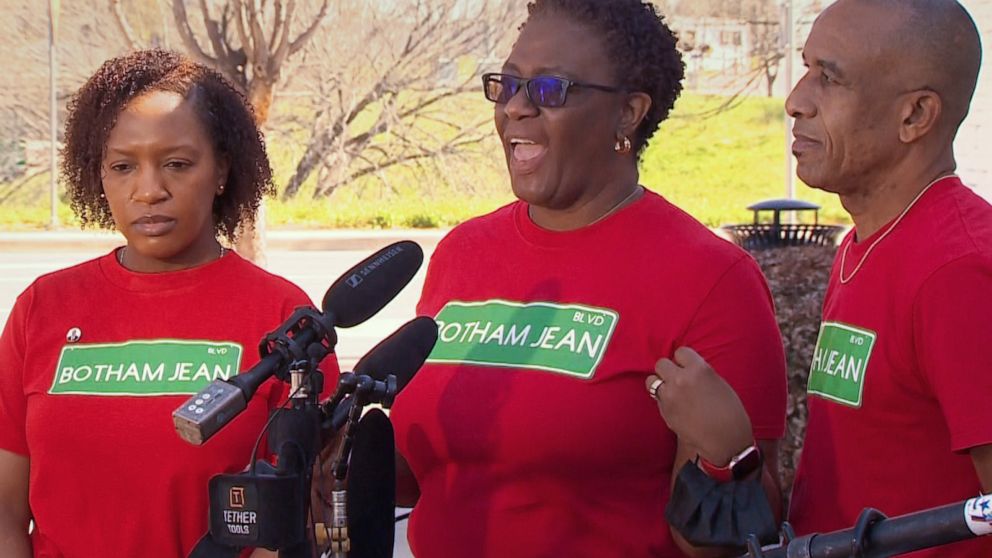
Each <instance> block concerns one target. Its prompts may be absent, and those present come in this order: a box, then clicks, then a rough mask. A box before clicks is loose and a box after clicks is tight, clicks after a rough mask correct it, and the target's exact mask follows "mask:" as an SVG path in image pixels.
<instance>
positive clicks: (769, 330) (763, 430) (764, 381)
mask: <svg viewBox="0 0 992 558" xmlns="http://www.w3.org/2000/svg"><path fill="white" fill-rule="evenodd" d="M683 344H684V345H685V346H688V347H691V348H692V349H694V350H695V351H696V352H698V353H699V354H700V355H702V357H703V358H704V359H706V362H708V363H709V364H710V366H712V367H713V369H714V370H716V371H717V373H718V374H720V375H721V376H722V377H723V378H724V379H725V380H726V381H727V383H729V384H730V386H731V387H733V388H734V391H735V392H736V393H737V396H738V397H740V399H741V402H742V403H743V404H744V408H745V409H746V410H747V413H748V416H749V417H750V419H751V426H752V429H753V430H754V435H755V437H756V438H758V439H762V440H774V439H778V438H781V437H782V436H783V434H784V433H785V405H786V370H785V351H784V349H783V346H782V336H781V333H780V332H779V329H778V324H777V323H776V322H775V310H774V306H773V303H772V299H771V293H770V292H769V290H768V285H767V284H766V283H765V279H764V276H763V275H762V274H761V270H760V269H759V268H758V264H757V263H755V261H754V259H752V258H751V257H749V256H746V255H744V256H742V257H741V258H740V259H739V260H738V261H737V262H736V263H734V264H733V265H732V266H731V267H730V268H729V269H728V270H727V271H726V273H724V275H723V276H722V277H721V278H720V279H719V280H718V281H717V282H716V283H715V284H714V286H713V288H712V289H711V290H710V292H709V294H708V295H707V296H706V298H705V299H704V300H703V303H702V305H701V306H700V307H699V309H698V311H697V312H696V315H695V316H694V317H693V320H692V323H691V324H690V326H689V329H688V330H687V332H686V337H685V341H684V343H683Z"/></svg>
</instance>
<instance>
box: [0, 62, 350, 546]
mask: <svg viewBox="0 0 992 558" xmlns="http://www.w3.org/2000/svg"><path fill="white" fill-rule="evenodd" d="M62 171H63V175H64V178H65V181H66V184H67V188H68V191H69V196H70V199H71V201H72V207H73V209H74V210H75V212H76V214H77V215H78V216H79V218H80V219H81V220H82V222H83V223H84V224H94V225H99V226H101V227H106V228H111V227H113V228H116V229H117V230H118V231H120V233H121V234H122V235H123V236H124V238H125V239H126V241H127V243H126V245H125V246H123V247H121V248H118V249H115V250H113V251H112V252H110V253H109V254H107V255H105V256H102V257H100V258H97V259H95V260H92V261H88V262H84V263H82V264H79V265H76V266H74V267H71V268H68V269H63V270H60V271H56V272H54V273H51V274H48V275H44V276H42V277H40V278H38V279H37V280H36V281H35V282H34V283H33V284H32V285H31V286H30V287H28V289H27V290H25V291H24V292H23V293H22V294H21V295H20V296H19V297H18V299H17V302H16V304H15V306H14V308H13V310H12V312H11V315H10V317H9V318H8V321H7V324H6V327H5V329H4V332H3V335H2V337H0V363H2V368H0V541H3V548H4V551H3V554H4V556H31V555H32V552H33V555H34V556H45V557H56V556H186V555H188V554H189V552H190V550H191V549H192V548H193V547H194V545H195V544H196V542H197V540H198V539H199V538H200V537H202V536H203V535H204V534H205V533H206V531H207V515H208V514H207V508H208V505H207V503H208V493H207V482H208V480H209V479H210V477H211V476H213V475H216V474H219V473H225V472H228V473H229V472H235V471H240V470H242V469H243V468H244V467H245V466H246V465H247V464H248V463H250V462H251V460H252V459H253V457H254V456H253V455H252V447H253V444H254V443H255V440H256V438H257V437H258V435H259V432H260V431H261V429H262V427H263V424H264V423H265V421H266V419H267V417H268V414H269V411H270V410H271V409H273V408H275V407H276V406H278V405H279V404H280V403H282V401H283V400H284V398H285V395H286V393H285V391H286V390H285V388H284V384H282V383H280V382H278V381H276V380H270V381H269V382H267V383H266V384H264V385H263V386H262V387H261V389H259V391H258V393H257V394H256V395H255V396H254V397H253V398H252V399H251V401H250V402H249V404H248V407H247V409H245V410H244V411H243V412H242V413H241V414H240V415H239V416H238V417H237V418H236V419H234V420H233V421H232V422H231V423H230V424H229V425H228V426H227V427H226V428H224V429H223V430H221V431H220V432H219V433H218V434H217V435H216V436H214V437H213V438H212V439H211V440H210V441H209V442H207V443H206V444H205V445H203V446H201V447H194V446H191V445H189V444H187V443H186V442H184V441H182V440H181V439H180V438H179V437H178V436H177V435H176V433H175V432H174V429H173V426H172V420H171V414H172V412H173V410H175V409H176V407H177V406H178V405H180V404H181V403H183V402H184V401H185V400H186V399H187V398H188V397H189V396H190V395H191V394H193V393H196V392H198V391H199V390H200V389H201V388H202V387H204V386H205V385H206V384H208V383H209V382H211V381H213V380H215V379H218V378H227V377H230V376H231V375H233V374H237V373H238V371H240V370H244V369H247V368H248V367H250V366H252V365H253V364H255V363H256V362H257V361H258V355H257V351H256V350H255V347H257V345H258V342H259V339H260V338H262V337H263V336H264V335H265V334H266V332H268V331H270V330H272V329H274V328H275V327H276V326H278V325H279V324H280V323H281V322H282V320H284V319H285V317H286V316H288V315H289V313H291V312H292V310H293V309H294V308H295V307H296V306H299V305H304V304H309V303H310V301H309V299H308V297H307V296H306V294H305V293H304V292H303V291H302V290H300V289H299V288H298V287H296V286H295V285H293V284H291V283H289V282H288V281H286V280H284V279H282V278H280V277H276V276H274V275H271V274H269V273H267V272H265V271H263V270H262V269H260V268H258V267H256V266H255V265H254V264H252V263H250V262H248V261H246V260H244V259H242V258H241V257H240V256H238V254H236V253H235V252H233V251H231V250H229V249H227V248H225V247H224V244H222V243H221V242H220V241H219V237H221V238H223V239H225V240H226V241H227V242H228V243H231V242H233V241H234V239H235V235H236V231H237V230H238V227H239V225H242V224H244V223H245V222H248V221H250V220H251V219H253V218H254V215H255V210H256V209H257V207H258V204H259V201H260V199H261V198H262V196H263V195H264V194H266V193H267V192H269V191H270V190H271V189H272V179H271V170H270V167H269V161H268V158H267V156H266V153H265V145H264V142H263V140H262V136H261V134H260V133H259V131H258V128H257V127H256V125H255V121H254V118H253V115H252V111H251V107H250V106H249V105H248V103H247V102H246V100H245V98H244V97H243V96H242V95H241V94H240V93H238V92H237V91H236V90H235V89H234V88H233V87H232V86H231V85H230V84H229V83H228V82H227V81H226V80H224V78H222V77H221V76H220V75H219V74H218V73H216V72H214V71H213V70H210V69H209V68H207V67H205V66H203V65H200V64H196V63H194V62H192V61H190V60H188V59H187V58H185V57H183V56H182V55H179V54H175V53H171V52H166V51H161V50H150V51H141V52H135V53H132V54H129V55H126V56H122V57H119V58H115V59H113V60H110V61H108V62H106V63H105V64H104V65H103V66H102V67H101V68H100V69H99V70H97V72H96V74H94V75H93V76H92V77H91V78H90V79H89V80H88V81H87V82H86V84H85V85H83V86H82V88H81V89H80V90H79V92H78V93H77V94H76V95H75V97H74V98H73V100H72V102H71V103H70V105H69V117H68V120H67V123H66V134H65V152H64V159H63V164H62ZM330 367H331V368H332V369H333V370H332V374H336V372H337V369H336V368H337V367H336V364H334V363H333V361H332V363H331V365H330ZM333 383H334V382H333V376H332V378H330V385H333ZM29 521H33V522H34V529H33V531H32V532H31V534H30V537H29V535H28V524H29Z"/></svg>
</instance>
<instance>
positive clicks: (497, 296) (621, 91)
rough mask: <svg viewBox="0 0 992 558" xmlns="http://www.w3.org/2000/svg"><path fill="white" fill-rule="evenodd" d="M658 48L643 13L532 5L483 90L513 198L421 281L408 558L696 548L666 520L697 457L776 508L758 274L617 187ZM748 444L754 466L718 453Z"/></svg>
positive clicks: (670, 84)
mask: <svg viewBox="0 0 992 558" xmlns="http://www.w3.org/2000/svg"><path fill="white" fill-rule="evenodd" d="M675 45H676V39H675V37H674V36H673V34H672V32H671V31H670V30H669V28H668V27H667V25H666V24H665V22H664V20H663V18H662V17H661V16H659V15H658V14H657V12H656V10H655V8H654V6H653V5H651V4H650V3H648V2H642V1H641V0H537V1H535V2H532V3H531V4H530V5H529V17H528V19H527V21H526V23H525V24H524V25H523V27H522V28H521V31H520V34H519V37H518V38H517V41H516V43H515V45H514V46H513V49H512V51H511V52H510V55H509V57H508V58H507V59H506V61H505V62H504V64H503V68H502V70H501V71H500V72H499V73H492V74H486V75H484V76H483V85H484V88H485V96H486V98H487V99H488V100H490V101H492V102H493V103H494V104H495V114H494V116H495V124H496V131H497V133H498V134H499V138H500V140H501V142H502V145H503V150H504V153H505V156H506V162H507V168H508V170H509V175H510V184H511V186H512V189H513V192H514V194H515V195H516V197H517V198H518V199H517V201H515V202H514V203H511V204H510V205H508V206H506V207H503V208H501V209H498V210H497V211H495V212H493V213H491V214H489V215H485V216H482V217H478V218H476V219H473V220H471V221H469V222H467V223H464V224H462V225H461V226H459V227H456V228H455V229H454V230H453V231H452V232H451V233H450V234H449V235H448V236H447V237H446V238H445V239H444V240H442V242H441V243H440V244H439V246H438V248H437V250H436V251H435V252H434V255H433V258H432V260H431V264H430V267H429V269H428V272H427V279H426V283H425V286H424V291H423V295H422V298H421V300H420V303H419V306H418V312H419V313H421V314H425V315H429V316H432V317H435V318H436V320H437V322H438V324H439V339H438V344H437V346H436V347H435V349H434V351H433V352H432V354H431V356H430V358H429V360H428V364H427V365H426V366H425V368H424V369H423V370H421V371H420V372H419V373H418V374H417V376H416V377H415V378H414V379H413V381H411V382H410V384H409V385H408V386H407V387H406V389H405V390H404V391H403V392H402V393H401V394H400V396H399V397H398V398H397V401H396V404H395V407H394V408H393V411H392V415H391V418H392V420H393V422H394V424H395V427H396V441H397V448H398V450H399V451H400V453H401V454H402V456H403V457H405V459H406V462H407V464H408V467H409V472H412V475H410V474H409V472H408V473H407V474H405V475H401V477H400V485H399V486H398V490H399V494H400V495H401V497H402V500H405V503H407V504H413V503H414V502H416V507H415V508H414V510H413V513H412V516H411V519H410V526H409V538H410V542H411V547H412V549H413V552H414V554H415V555H417V556H418V557H421V558H434V557H439V556H445V557H448V556H451V557H466V558H468V557H471V558H483V557H494V558H495V557H500V558H502V557H507V556H513V557H515V558H519V557H530V556H533V557H538V556H541V557H546V556H568V557H573V558H574V557H581V556H589V557H602V556H624V557H628V558H629V557H648V556H682V555H683V552H686V553H692V554H696V553H698V552H700V551H699V550H698V549H696V548H694V547H692V546H691V545H690V544H689V543H687V542H686V541H685V540H683V539H682V538H681V537H679V536H678V535H677V534H676V533H674V532H673V531H672V530H671V529H670V528H669V525H668V524H666V521H665V507H666V503H667V502H668V501H669V496H670V492H671V487H672V486H673V479H674V478H675V477H676V475H677V473H679V471H680V470H681V469H682V468H683V467H684V466H685V465H686V463H687V462H691V461H695V460H697V459H698V462H699V464H700V467H701V468H703V469H704V470H706V471H707V474H708V475H711V477H712V478H713V479H715V480H720V481H725V480H726V481H728V482H735V481H744V480H749V479H754V480H755V486H756V488H757V490H758V493H759V494H760V493H761V491H762V487H761V485H760V484H758V483H760V482H761V481H762V480H763V481H764V483H765V489H766V490H765V491H766V492H767V493H768V495H769V497H770V498H769V499H770V500H771V502H773V504H772V507H775V504H774V503H775V502H777V500H778V493H777V487H776V483H775V481H774V478H773V475H772V474H771V473H773V472H774V471H775V468H776V461H775V457H776V452H775V447H776V444H777V440H778V439H779V438H780V437H781V436H782V434H783V431H784V426H785V359H784V355H783V350H782V343H781V338H780V335H779V332H778V329H777V326H776V323H775V318H774V313H773V308H772V304H771V299H770V296H769V292H768V289H767V287H766V285H765V283H764V279H763V277H762V275H761V273H760V271H759V269H758V266H757V264H756V263H755V262H754V260H753V259H752V258H750V257H749V256H748V255H747V254H746V253H745V252H743V251H742V250H740V249H739V248H737V247H735V246H733V245H731V244H730V243H728V242H725V241H723V240H721V239H719V238H717V237H716V236H714V235H713V234H712V233H711V232H710V231H709V230H707V229H706V227H704V226H703V225H702V224H700V223H699V222H697V221H696V220H695V219H693V218H692V217H690V216H689V215H688V214H686V213H685V212H683V211H681V210H680V209H678V208H677V207H675V206H674V205H672V204H671V203H670V202H669V201H667V200H666V199H665V198H664V197H662V196H661V195H660V194H658V193H655V192H654V191H652V190H650V189H648V188H647V187H645V186H642V185H640V184H639V180H638V159H639V155H640V153H642V151H643V150H644V148H645V146H646V145H647V144H648V141H649V138H651V136H652V135H653V134H654V133H655V131H656V130H657V129H658V127H659V124H660V123H661V122H662V121H663V120H665V118H666V117H667V116H668V114H669V111H670V110H671V109H672V107H673V105H674V103H675V100H676V98H677V97H678V96H679V93H680V91H681V83H680V82H681V80H682V78H683V68H684V67H683V64H682V60H681V57H680V55H679V53H678V51H677V50H676V48H675ZM662 186H663V185H662ZM646 386H647V387H648V388H649V389H648V391H649V394H650V396H651V397H647V396H645V393H644V391H645V387H646ZM659 410H660V411H661V415H662V416H659ZM749 419H750V420H749ZM752 425H753V428H752ZM756 440H757V442H756ZM759 448H760V450H761V451H762V452H763V453H764V455H765V456H766V460H765V466H764V468H763V467H762V466H761V460H760V459H754V458H753V457H752V458H748V459H735V458H736V457H738V456H741V457H743V456H757V455H758V453H759ZM738 463H740V465H738ZM403 465H404V464H403V463H402V462H400V466H401V470H402V467H403ZM418 498H419V500H418ZM771 515H772V512H771V511H769V512H768V516H769V517H770V516H771ZM738 542H740V541H738ZM702 552H703V553H704V554H705V553H709V552H715V553H716V554H728V553H732V552H733V551H732V550H728V549H716V550H714V549H705V550H704V551H702Z"/></svg>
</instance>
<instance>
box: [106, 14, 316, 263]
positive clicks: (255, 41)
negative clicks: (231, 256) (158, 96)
mask: <svg viewBox="0 0 992 558" xmlns="http://www.w3.org/2000/svg"><path fill="white" fill-rule="evenodd" d="M109 3H110V8H111V10H112V11H113V14H114V21H115V22H116V24H117V28H118V29H119V30H120V32H121V35H123V36H124V37H125V38H126V40H127V42H128V44H129V46H130V47H131V48H142V47H144V46H146V45H145V44H143V42H142V41H141V40H140V39H139V37H138V35H137V34H136V33H135V32H134V30H133V29H132V27H131V24H130V22H129V21H128V17H127V15H126V10H125V9H124V6H123V2H122V0H109ZM171 4H172V18H173V21H174V24H175V27H176V30H177V31H178V33H179V37H180V39H181V41H182V44H183V47H184V48H185V50H186V52H187V53H188V54H189V55H191V56H192V57H193V58H194V59H196V60H197V61H199V62H201V63H203V64H206V65H209V66H211V67H213V68H215V69H217V70H218V71H219V72H221V73H222V74H224V76H225V77H227V78H228V79H229V80H231V82H233V83H234V84H236V85H237V86H238V87H240V88H241V90H242V91H243V92H244V93H245V95H247V97H248V100H249V102H251V104H252V106H253V107H254V109H255V118H256V120H257V121H258V125H259V127H264V126H265V124H266V122H267V121H268V118H269V111H270V110H271V108H272V101H273V98H274V95H275V91H276V86H277V85H278V84H279V82H280V80H281V78H282V74H283V72H284V71H285V70H286V66H287V64H288V61H289V59H290V57H292V56H294V55H296V54H297V53H299V52H300V51H301V50H302V49H303V47H304V46H306V44H307V42H308V41H309V40H310V39H311V38H312V37H313V35H314V33H315V32H316V31H317V28H318V27H319V26H320V24H321V22H322V21H323V20H324V16H325V15H326V14H327V7H328V0H322V1H321V2H320V5H319V7H316V9H315V10H313V11H310V12H309V13H308V11H307V10H305V9H302V7H301V5H297V3H296V2H295V1H294V0H271V1H266V0H263V1H262V2H256V1H245V0H228V1H226V2H213V1H210V0H199V2H197V7H198V10H197V11H198V12H199V13H198V14H196V13H195V12H194V13H192V14H191V13H190V12H189V11H187V9H186V4H187V2H186V0H172V1H171ZM218 4H220V5H219V6H218ZM294 21H301V22H303V23H302V25H299V24H298V26H297V27H296V29H297V30H298V29H300V28H302V31H298V32H297V33H295V34H294ZM257 217H258V218H257V221H256V223H255V226H245V227H244V229H243V230H242V232H241V239H240V240H239V242H238V251H239V252H240V253H241V254H242V255H243V256H245V257H247V258H249V259H251V260H253V261H255V262H256V263H259V264H262V263H264V259H265V255H264V244H265V240H264V238H265V236H264V221H265V212H264V206H262V208H261V209H260V212H259V215H258V216H257Z"/></svg>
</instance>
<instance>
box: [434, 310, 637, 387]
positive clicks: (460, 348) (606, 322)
mask: <svg viewBox="0 0 992 558" xmlns="http://www.w3.org/2000/svg"><path fill="white" fill-rule="evenodd" d="M435 320H436V321H437V324H438V341H437V344H436V345H435V346H434V350H433V352H431V355H430V357H428V359H427V360H428V362H437V363H466V364H478V365H483V366H500V367H512V368H524V369H530V370H542V371H547V372H557V373H561V374H566V375H569V376H574V377H578V378H582V379H589V378H592V377H593V375H594V374H595V372H596V367H597V366H599V363H600V362H601V361H602V359H603V354H604V353H605V352H606V348H607V346H609V344H610V338H611V337H612V336H613V332H614V330H615V329H616V325H617V321H618V320H619V316H618V314H617V313H616V312H615V311H613V310H609V309H604V308H596V307H593V306H585V305H580V304H558V303H554V302H528V303H520V302H511V301H506V300H486V301H482V302H458V301H452V302H449V303H447V304H446V305H445V306H444V308H442V309H441V311H440V312H439V313H438V315H437V317H436V318H435Z"/></svg>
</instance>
